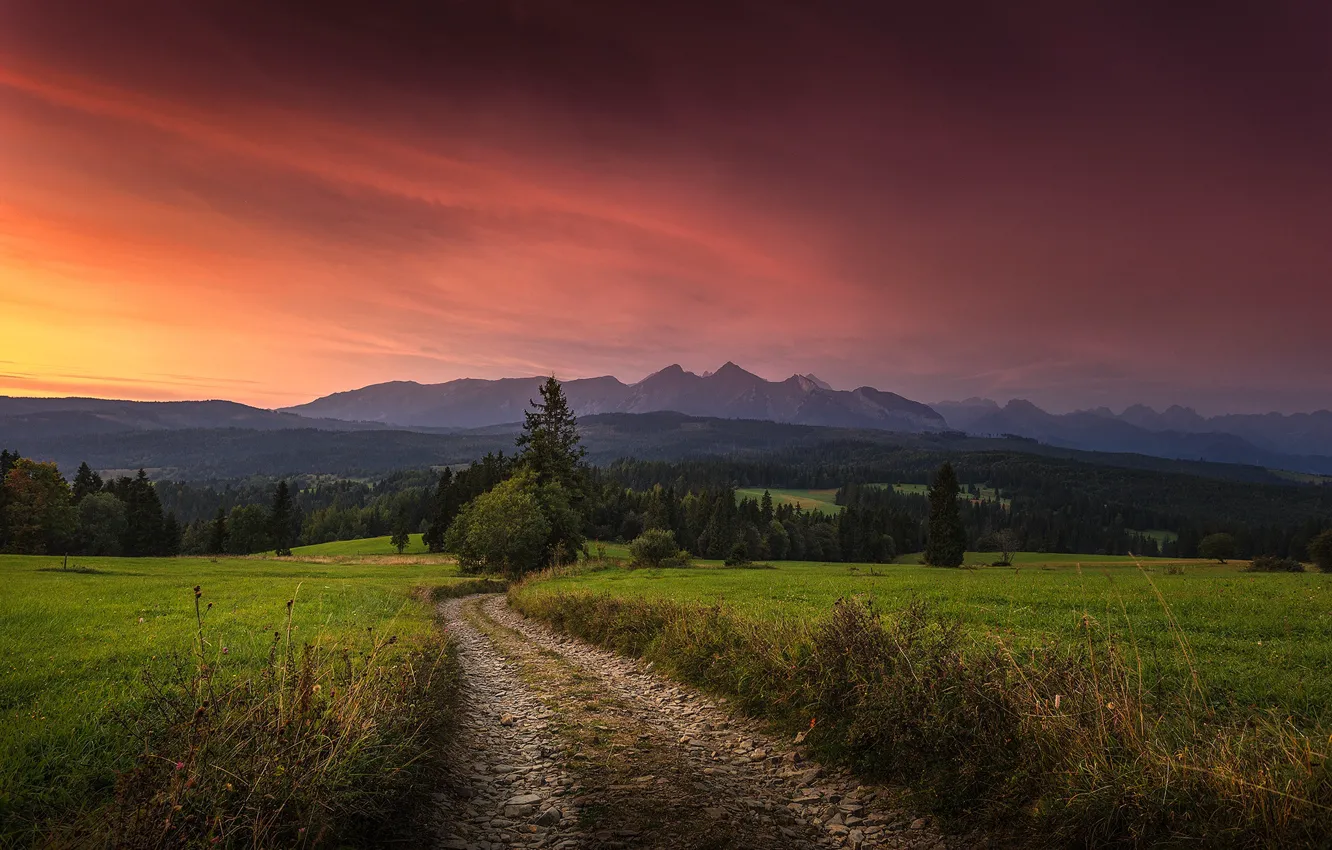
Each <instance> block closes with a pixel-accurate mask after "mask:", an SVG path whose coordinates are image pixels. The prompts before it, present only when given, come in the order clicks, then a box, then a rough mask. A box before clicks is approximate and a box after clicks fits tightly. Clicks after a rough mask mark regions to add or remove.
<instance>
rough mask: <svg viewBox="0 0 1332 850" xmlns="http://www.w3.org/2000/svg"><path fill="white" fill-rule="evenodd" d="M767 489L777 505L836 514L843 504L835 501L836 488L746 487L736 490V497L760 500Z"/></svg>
mask: <svg viewBox="0 0 1332 850" xmlns="http://www.w3.org/2000/svg"><path fill="white" fill-rule="evenodd" d="M765 489H766V490H767V491H768V493H769V494H771V495H772V503H773V505H774V506H776V505H800V506H801V507H802V508H804V509H805V510H807V511H818V512H819V513H825V514H835V513H837V512H838V511H840V510H841V509H842V506H841V505H839V504H837V502H836V501H835V500H836V498H837V490H836V488H832V489H827V490H792V489H787V488H781V487H767V488H764V487H745V488H741V489H737V490H736V491H735V497H736V499H753V500H755V501H758V500H760V499H762V498H763V491H764V490H765Z"/></svg>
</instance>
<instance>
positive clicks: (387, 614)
mask: <svg viewBox="0 0 1332 850" xmlns="http://www.w3.org/2000/svg"><path fill="white" fill-rule="evenodd" d="M76 563H77V568H78V569H79V570H80V571H77V572H76V571H68V572H67V571H63V570H62V569H61V566H62V561H61V559H60V558H55V557H37V556H0V646H3V647H4V650H5V651H4V654H3V656H0V825H3V828H0V845H3V844H5V843H6V838H7V835H6V833H10V834H11V835H12V834H16V833H18V832H20V831H22V830H23V829H25V826H26V827H27V828H31V825H32V824H33V823H34V821H40V819H41V818H42V817H46V816H52V817H54V816H60V817H61V818H67V817H68V816H69V814H70V813H72V812H75V813H76V812H79V811H89V810H91V809H95V808H96V807H97V806H99V805H102V804H104V803H106V802H107V800H108V799H109V798H110V795H111V793H112V791H113V782H114V777H115V773H116V771H118V770H124V769H126V768H127V767H129V766H130V765H131V764H132V757H133V754H134V752H135V748H136V744H135V741H134V739H133V737H132V736H131V735H129V733H128V732H127V730H126V727H125V726H124V725H122V723H121V722H120V718H122V717H124V716H129V715H132V714H133V712H134V710H135V708H136V705H137V703H138V701H139V700H140V699H141V697H142V694H143V679H144V674H145V671H148V670H152V671H155V672H156V673H158V674H164V673H166V672H168V671H169V669H170V667H171V666H172V664H173V663H174V661H173V659H174V658H179V657H183V656H188V655H189V653H191V652H192V651H193V649H194V647H195V646H197V644H195V643H194V641H196V640H197V624H196V621H195V611H194V593H193V588H194V586H195V585H199V586H201V587H202V589H203V597H202V601H203V603H205V605H206V604H207V603H212V606H213V607H212V609H211V610H208V611H206V620H205V639H206V641H207V647H206V652H207V655H208V657H209V660H210V663H213V664H216V665H217V666H218V667H219V669H221V670H225V668H227V667H231V668H232V670H236V671H239V670H244V669H245V668H257V667H258V666H259V665H260V664H261V663H262V662H263V660H264V659H266V658H267V655H268V651H269V647H270V645H271V643H272V640H273V634H274V632H275V631H279V630H285V628H286V602H287V600H288V599H294V600H295V605H294V606H293V614H292V624H291V627H292V630H293V631H292V634H293V640H294V641H295V642H298V643H311V644H316V645H325V646H329V645H332V646H351V647H356V646H363V645H364V644H365V643H366V638H367V635H368V634H369V630H371V629H373V630H375V633H376V634H379V635H389V634H391V635H395V636H397V637H398V638H399V641H400V643H399V645H400V646H403V647H410V646H413V645H419V644H420V643H422V642H424V641H425V640H426V639H428V638H429V637H430V636H431V634H432V629H433V628H434V626H433V621H432V611H431V607H430V605H429V603H428V602H427V601H424V600H422V599H418V598H417V597H415V596H414V594H413V591H414V590H415V589H416V588H418V587H425V586H436V585H442V584H446V583H448V582H450V581H453V580H456V567H454V566H453V565H451V564H445V563H437V564H417V565H403V564H377V563H364V564H355V563H339V564H323V563H311V562H302V561H300V560H299V559H282V560H264V559H259V558H231V559H225V558H224V559H211V560H210V559H207V558H143V559H137V558H82V557H81V558H78V559H76ZM72 566H73V565H72Z"/></svg>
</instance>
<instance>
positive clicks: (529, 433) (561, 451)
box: [518, 376, 587, 564]
mask: <svg viewBox="0 0 1332 850" xmlns="http://www.w3.org/2000/svg"><path fill="white" fill-rule="evenodd" d="M531 405H532V409H531V410H529V411H527V412H526V413H525V414H524V416H525V419H526V421H525V422H524V423H523V432H522V433H521V434H519V435H518V448H519V449H520V452H519V455H518V465H519V466H520V467H522V468H523V469H525V470H527V471H528V472H530V473H531V475H530V478H531V481H532V485H533V486H534V487H535V495H536V500H537V503H538V504H540V506H541V511H542V514H543V515H544V518H545V522H546V524H547V526H548V528H549V537H548V538H547V540H546V547H545V556H544V560H545V562H546V563H548V564H559V563H566V562H568V561H570V560H572V559H573V558H574V557H575V555H576V554H577V553H578V552H580V551H585V550H586V543H585V540H584V537H583V523H584V519H585V517H584V516H583V510H582V507H583V502H584V501H585V497H586V495H587V493H586V481H587V469H586V467H585V466H584V464H583V457H584V456H585V455H586V454H587V452H586V451H585V450H584V449H583V447H582V445H581V442H580V439H579V436H578V419H577V417H575V416H574V414H573V411H572V410H570V409H569V401H568V399H566V398H565V396H564V389H563V388H562V387H561V386H560V382H559V381H557V380H555V378H554V376H551V377H550V378H548V379H546V382H545V383H544V384H542V385H541V401H534V402H532V403H531Z"/></svg>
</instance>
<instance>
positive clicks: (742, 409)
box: [0, 362, 1332, 475]
mask: <svg viewBox="0 0 1332 850" xmlns="http://www.w3.org/2000/svg"><path fill="white" fill-rule="evenodd" d="M543 380H545V379H544V378H540V377H530V378H502V379H499V380H480V379H474V378H464V379H460V380H455V381H448V382H446V383H440V384H419V383H416V382H412V381H393V382H389V383H382V384H373V385H371V386H368V387H363V388H361V389H357V390H350V391H347V392H341V393H334V394H333V395H329V396H325V397H322V398H318V399H315V400H314V401H311V402H309V403H307V404H301V405H297V406H295V407H289V408H284V409H281V410H263V409H260V408H255V407H249V406H246V405H243V404H238V403H236V402H230V401H182V402H136V401H114V400H107V399H90V398H63V399H52V398H6V397H0V445H3V446H4V447H6V448H12V449H17V450H21V451H22V450H25V447H31V448H36V447H39V446H51V447H52V448H53V449H54V448H55V447H56V443H55V442H53V441H61V440H73V441H75V442H73V443H69V442H66V443H62V444H61V445H64V446H67V447H68V448H70V449H73V448H74V447H75V446H79V447H82V448H87V449H95V450H96V451H97V452H103V451H104V450H105V451H106V452H108V454H107V455H106V456H107V457H108V458H109V457H111V456H112V455H115V456H116V457H119V456H120V455H118V454H116V453H115V452H111V448H112V447H113V446H119V445H122V444H123V445H130V444H133V445H134V446H135V447H136V448H135V450H134V452H133V456H134V457H136V458H142V459H143V461H144V462H145V463H147V464H148V465H150V466H154V465H156V464H153V463H151V461H152V459H153V446H155V445H165V442H166V435H167V432H186V431H188V432H191V434H194V435H195V436H192V437H189V438H188V439H190V440H194V441H195V443H197V444H199V445H221V443H218V441H219V440H223V438H222V437H221V436H220V435H219V434H208V433H206V432H211V431H220V430H228V431H247V432H274V433H275V436H273V437H270V438H265V439H264V440H263V442H264V444H265V445H278V444H282V445H285V446H291V445H295V443H294V442H293V440H295V441H296V442H299V439H298V438H296V437H292V438H279V437H277V436H276V432H285V431H291V430H295V429H302V430H306V431H318V432H394V433H401V432H405V431H408V432H409V431H415V432H436V433H459V434H468V433H470V434H471V435H472V436H473V437H476V438H477V439H480V438H482V437H483V436H484V437H486V439H489V436H490V435H488V434H485V433H484V432H485V429H495V430H494V431H493V432H491V433H492V434H497V433H500V432H503V433H505V434H508V433H510V432H511V431H513V430H514V428H513V427H508V426H514V423H518V422H520V421H521V420H522V415H523V411H524V410H526V409H527V407H528V404H529V402H530V401H531V400H532V399H535V398H537V397H538V388H539V387H540V385H541V382H542V381H543ZM563 386H564V389H565V392H566V394H567V396H568V398H569V400H570V404H571V406H572V407H573V410H574V412H575V413H576V414H577V415H578V416H580V417H584V418H587V417H599V416H603V415H627V416H629V417H630V419H632V417H633V416H634V415H638V416H642V415H644V414H652V413H657V412H663V411H671V412H675V413H678V414H684V415H685V416H686V417H695V418H707V419H718V420H760V421H768V422H773V423H780V424H785V425H804V426H821V427H824V428H839V429H858V430H861V431H881V432H897V433H910V434H945V433H947V432H958V431H960V432H965V433H967V434H972V435H977V436H983V437H990V436H994V437H1005V436H1016V437H1022V438H1025V439H1027V440H1035V441H1039V442H1041V443H1044V444H1047V445H1049V446H1054V447H1058V448H1063V449H1074V450H1079V451H1091V452H1110V453H1132V454H1141V455H1149V456H1153V457H1160V458H1169V459H1181V460H1202V461H1208V462H1213V463H1228V464H1244V465H1250V466H1258V467H1267V468H1271V469H1284V470H1291V471H1296V472H1306V473H1314V474H1321V475H1332V412H1330V411H1327V410H1321V411H1317V412H1315V413H1297V414H1289V415H1285V414H1279V413H1269V414H1262V415H1244V414H1229V415H1223V416H1212V417H1204V416H1202V415H1200V414H1198V413H1197V412H1196V411H1193V410H1191V409H1189V408H1185V407H1179V406H1174V407H1170V408H1168V409H1166V410H1165V411H1161V412H1158V411H1156V410H1153V409H1152V408H1149V407H1145V406H1143V405H1134V406H1132V407H1129V408H1127V409H1126V410H1124V411H1123V412H1122V413H1118V414H1116V413H1114V412H1113V411H1111V410H1109V409H1107V408H1097V409H1094V410H1081V411H1074V412H1072V413H1063V414H1055V413H1049V412H1047V411H1045V410H1042V409H1041V408H1039V407H1037V406H1036V405H1035V404H1033V403H1031V402H1029V401H1025V400H1021V399H1015V400H1012V401H1009V402H1007V403H1006V404H1004V405H1002V406H1001V405H1000V404H998V403H997V402H995V401H992V400H990V399H981V398H972V399H967V400H965V401H945V402H938V403H936V404H933V405H927V404H922V403H920V402H917V401H912V400H911V399H907V398H904V397H902V396H900V395H897V394H895V393H891V392H884V391H881V390H877V389H874V388H873V387H859V388H857V389H854V390H837V389H834V388H833V387H831V386H830V385H829V384H827V383H826V382H824V381H821V380H819V379H818V378H817V377H815V376H813V375H808V374H806V375H792V376H791V377H790V378H787V379H786V380H784V381H768V380H765V379H763V378H761V377H759V376H757V375H755V374H753V373H751V372H747V371H745V370H744V369H742V368H740V367H739V366H737V365H735V364H734V363H729V362H728V363H726V364H724V365H723V366H722V367H721V368H719V369H718V370H717V371H715V372H706V373H704V374H702V375H699V374H695V373H693V372H688V371H685V370H684V369H682V368H681V367H680V366H678V365H673V366H669V367H667V368H665V369H662V370H661V371H659V372H655V373H653V374H651V375H649V376H647V377H646V378H644V379H643V380H641V381H638V382H637V383H632V384H626V383H624V382H622V381H620V380H619V379H617V378H614V377H610V376H606V377H599V378H583V379H576V380H570V381H566V382H565V383H564V385H563ZM619 421H621V422H623V423H627V422H629V421H630V420H619ZM655 421H656V420H654V419H652V418H651V417H648V418H647V419H645V422H655ZM679 427H682V428H685V429H686V430H687V429H688V428H693V427H698V426H695V425H691V424H685V425H682V426H679ZM624 428H628V429H629V430H621V431H617V433H621V432H622V433H624V434H628V433H630V432H631V431H632V428H631V427H630V426H628V425H624ZM649 430H651V429H649ZM154 435H157V436H156V437H155V436H154ZM829 438H832V435H831V434H830V435H829ZM186 439H187V438H186V437H185V436H183V435H182V436H176V437H173V438H171V442H172V444H173V445H180V444H181V441H182V440H186ZM375 439H377V438H376V437H375V436H374V435H373V434H371V433H367V434H366V435H365V436H364V437H356V438H355V439H354V440H352V439H351V438H350V437H349V438H347V439H342V440H341V442H339V443H338V445H339V446H343V445H345V446H348V447H350V446H352V445H355V446H359V447H361V450H364V448H365V447H366V446H368V445H370V444H371V443H373V442H374V440H375ZM378 439H380V440H388V439H389V438H388V437H380V438H378ZM393 439H396V440H400V441H401V440H408V441H409V442H410V444H411V445H413V446H415V445H418V443H419V441H415V438H408V437H405V436H403V437H395V438H393ZM644 439H649V437H648V436H647V435H646V434H645V435H644ZM238 440H239V438H238V437H234V436H233V437H227V438H225V441H224V442H225V444H226V445H228V446H235V447H237V448H238V447H239V445H240V443H239V442H238ZM472 444H473V443H472V442H471V441H470V438H469V440H464V441H462V442H461V443H460V444H459V445H472ZM477 445H479V444H477ZM487 445H488V443H487ZM616 445H617V447H620V448H623V449H624V450H626V451H627V453H634V446H633V444H632V441H628V442H624V443H617V444H616ZM349 451H350V449H349Z"/></svg>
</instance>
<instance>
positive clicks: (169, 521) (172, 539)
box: [158, 513, 185, 558]
mask: <svg viewBox="0 0 1332 850" xmlns="http://www.w3.org/2000/svg"><path fill="white" fill-rule="evenodd" d="M184 537H185V529H183V528H181V527H180V523H179V522H178V521H177V520H176V515H175V514H174V513H168V514H167V515H166V518H165V519H163V520H162V541H161V543H160V548H159V549H158V554H160V555H163V556H165V557H168V558H170V557H173V556H175V555H179V554H180V544H181V540H182V539H184Z"/></svg>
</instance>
